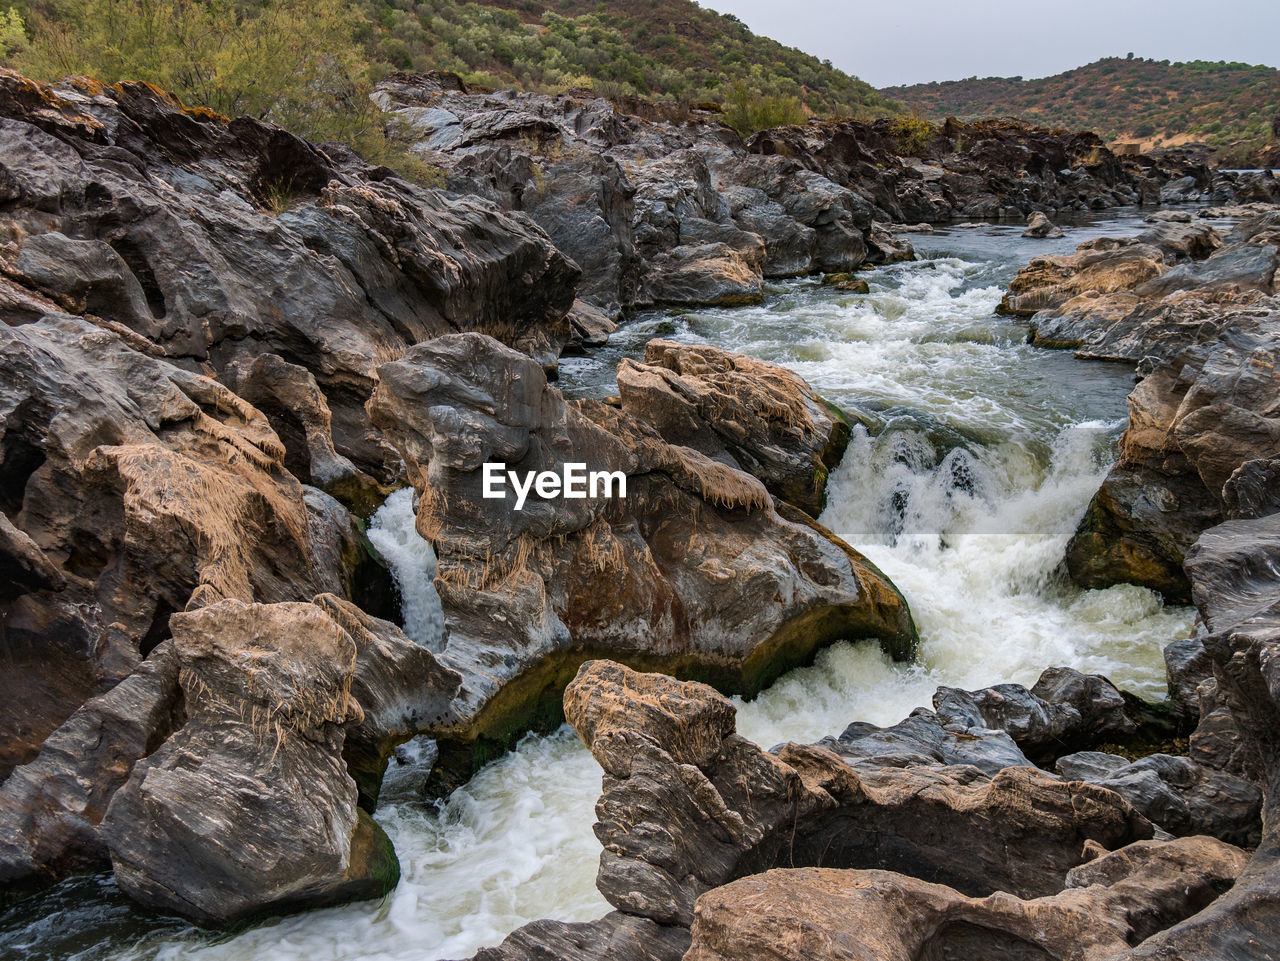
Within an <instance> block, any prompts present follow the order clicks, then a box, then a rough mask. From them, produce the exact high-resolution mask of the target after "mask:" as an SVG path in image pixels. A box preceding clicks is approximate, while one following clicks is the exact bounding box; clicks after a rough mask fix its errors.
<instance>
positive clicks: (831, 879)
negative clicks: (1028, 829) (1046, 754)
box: [685, 838, 1248, 961]
mask: <svg viewBox="0 0 1280 961" xmlns="http://www.w3.org/2000/svg"><path fill="white" fill-rule="evenodd" d="M1247 858H1248V855H1246V854H1245V852H1243V851H1241V850H1240V849H1239V848H1235V847H1232V846H1231V845H1229V844H1224V843H1222V842H1221V841H1215V840H1213V839H1212V838H1184V839H1180V840H1177V841H1170V842H1160V841H1154V842H1139V843H1136V844H1131V845H1129V846H1127V847H1124V848H1121V849H1120V850H1118V851H1114V852H1111V853H1109V854H1104V855H1102V856H1101V857H1100V858H1098V860H1095V861H1090V862H1089V863H1087V864H1084V865H1082V866H1081V867H1078V868H1076V869H1074V870H1073V871H1072V872H1071V873H1070V874H1069V875H1068V876H1067V878H1066V884H1067V885H1068V887H1067V889H1066V890H1064V891H1062V892H1061V893H1057V894H1053V895H1049V896H1046V897H1041V898H1035V899H1031V900H1024V899H1022V898H1017V897H1013V896H1011V895H1009V894H1007V893H1004V892H999V893H995V894H991V895H989V896H987V897H985V898H973V897H965V896H964V895H962V894H959V893H958V892H956V891H954V890H952V889H951V888H948V887H944V886H942V885H939V884H930V883H928V882H926V881H921V880H919V879H917V878H912V877H906V876H903V875H901V874H894V873H891V872H888V871H875V870H871V871H840V870H833V869H830V868H801V869H795V870H772V871H767V872H765V873H763V874H757V875H753V876H751V877H749V878H744V879H742V880H740V881H735V882H733V883H732V884H727V885H725V886H724V887H720V888H717V889H715V890H714V891H710V892H708V893H707V894H704V895H703V896H702V897H700V898H699V899H698V904H697V908H696V910H695V915H694V921H693V929H692V933H693V944H692V946H691V947H690V949H689V951H688V953H687V954H686V955H685V959H686V961H746V959H752V961H757V959H767V961H922V959H923V961H943V959H952V958H955V959H959V958H973V959H977V958H984V959H985V958H1000V959H1017V961H1050V959H1052V961H1102V959H1104V958H1112V957H1115V956H1116V955H1117V954H1120V953H1122V952H1125V951H1127V950H1128V948H1129V947H1130V946H1131V945H1133V944H1136V943H1138V942H1140V941H1143V940H1144V939H1146V938H1147V937H1149V936H1150V935H1152V934H1154V933H1156V932H1158V931H1160V930H1162V929H1164V928H1168V927H1170V926H1171V925H1173V924H1176V923H1177V922H1179V921H1181V920H1183V919H1185V918H1187V917H1190V916H1191V915H1193V914H1195V913H1196V912H1197V911H1199V910H1200V909H1201V908H1202V907H1204V906H1205V905H1206V904H1208V903H1209V902H1211V901H1213V900H1214V899H1215V898H1216V897H1217V896H1218V895H1219V894H1220V893H1221V891H1222V890H1223V889H1225V888H1227V887H1229V886H1230V885H1231V883H1232V882H1233V881H1234V880H1235V878H1236V876H1237V875H1238V874H1239V873H1240V870H1241V868H1242V867H1243V866H1244V863H1245V861H1246V860H1247Z"/></svg>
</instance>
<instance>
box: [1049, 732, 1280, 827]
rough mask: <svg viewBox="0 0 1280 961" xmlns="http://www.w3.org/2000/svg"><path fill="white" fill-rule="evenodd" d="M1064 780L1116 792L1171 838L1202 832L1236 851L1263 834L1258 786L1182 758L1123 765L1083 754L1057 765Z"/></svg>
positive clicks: (1104, 756) (1094, 754)
mask: <svg viewBox="0 0 1280 961" xmlns="http://www.w3.org/2000/svg"><path fill="white" fill-rule="evenodd" d="M1057 770H1058V773H1059V774H1061V775H1062V776H1063V777H1065V778H1067V779H1068V780H1072V781H1088V782H1089V783H1090V784H1097V785H1099V786H1100V787H1105V788H1109V789H1110V790H1112V791H1115V792H1116V793H1117V794H1119V795H1120V796H1121V797H1122V798H1124V799H1125V800H1126V801H1128V802H1129V803H1130V804H1132V805H1133V806H1134V808H1135V809H1136V810H1138V811H1140V812H1141V813H1142V814H1143V815H1145V816H1146V817H1147V819H1148V820H1150V821H1151V823H1152V824H1156V825H1158V826H1159V827H1162V828H1164V829H1165V830H1166V831H1168V832H1169V833H1170V834H1174V835H1178V836H1187V835H1194V834H1207V835H1209V836H1210V837H1215V838H1218V839H1219V840H1222V841H1227V842H1228V843H1230V844H1236V845H1239V846H1241V847H1246V848H1253V847H1256V846H1257V844H1258V841H1259V839H1260V837H1261V831H1262V792H1261V791H1260V790H1258V787H1257V785H1255V784H1253V783H1251V782H1249V781H1246V780H1244V779H1243V778H1239V777H1236V776H1234V775H1231V774H1226V773H1223V772H1221V771H1215V770H1213V769H1212V768H1208V767H1205V766H1203V765H1200V764H1197V763H1196V762H1195V761H1193V760H1191V759H1190V758H1186V757H1174V756H1171V755H1168V754H1152V755H1149V756H1147V757H1144V758H1140V759H1138V760H1137V761H1132V762H1130V761H1128V760H1126V759H1125V758H1123V757H1120V756H1119V755H1115V754H1102V753H1098V752H1095V751H1085V752H1082V753H1080V754H1069V755H1067V756H1066V757H1060V758H1058V761H1057Z"/></svg>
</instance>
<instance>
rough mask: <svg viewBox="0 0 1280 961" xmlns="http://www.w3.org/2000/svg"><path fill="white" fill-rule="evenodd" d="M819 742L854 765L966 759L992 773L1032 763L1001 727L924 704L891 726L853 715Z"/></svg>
mask: <svg viewBox="0 0 1280 961" xmlns="http://www.w3.org/2000/svg"><path fill="white" fill-rule="evenodd" d="M818 743H819V744H821V745H822V746H823V747H826V748H830V749H831V750H832V751H834V752H835V753H837V754H839V755H840V756H841V757H843V758H844V759H845V760H846V761H848V762H849V763H850V764H851V765H853V766H854V767H855V768H857V769H859V770H864V769H865V770H870V771H874V770H876V769H879V768H885V767H897V768H910V767H917V766H927V765H933V764H946V765H951V764H966V765H969V766H971V767H976V768H977V769H978V770H980V771H982V772H983V773H985V774H992V775H994V774H998V773H999V772H1000V771H1003V770H1004V769H1005V768H1007V767H1035V765H1034V764H1032V763H1031V762H1030V761H1029V760H1027V756H1026V755H1025V754H1023V753H1022V751H1021V749H1020V748H1019V747H1018V745H1017V743H1016V742H1015V741H1014V740H1013V738H1011V737H1010V736H1009V735H1008V733H1006V732H1005V731H998V730H994V729H992V728H989V727H984V726H981V725H976V724H969V725H966V724H964V723H957V722H956V721H955V720H954V719H949V720H947V721H944V720H943V719H942V718H941V717H939V716H938V715H937V714H935V713H934V712H933V711H929V710H926V709H925V708H916V710H914V711H912V712H911V716H910V717H908V718H907V719H906V720H903V721H899V722H898V723H897V724H895V725H893V726H892V727H886V728H880V727H876V726H875V725H874V724H868V723H866V722H864V721H855V722H854V723H853V724H850V725H849V726H848V727H847V728H845V730H844V732H843V733H842V734H841V735H840V736H839V738H824V739H823V740H822V741H820V742H818Z"/></svg>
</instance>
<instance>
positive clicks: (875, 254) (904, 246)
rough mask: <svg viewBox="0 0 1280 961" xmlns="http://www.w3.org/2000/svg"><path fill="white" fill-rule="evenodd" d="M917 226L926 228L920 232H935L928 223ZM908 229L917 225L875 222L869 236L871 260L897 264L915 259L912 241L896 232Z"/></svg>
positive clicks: (913, 228) (878, 262)
mask: <svg viewBox="0 0 1280 961" xmlns="http://www.w3.org/2000/svg"><path fill="white" fill-rule="evenodd" d="M916 226H917V227H923V228H924V229H923V230H919V231H917V232H918V233H927V234H931V233H933V228H932V227H930V226H929V225H928V224H918V225H916ZM907 230H916V227H906V226H900V225H890V224H882V223H873V224H872V225H871V232H870V233H869V234H868V236H867V250H868V253H869V254H870V257H869V259H870V261H871V262H872V263H875V264H896V263H898V262H900V261H904V260H915V259H916V251H915V248H914V247H912V246H911V244H910V242H908V241H906V240H904V239H903V238H901V237H897V236H895V233H901V232H905V231H907ZM862 293H864V294H865V293H866V291H865V290H864V291H862Z"/></svg>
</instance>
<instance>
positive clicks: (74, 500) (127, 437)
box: [0, 313, 358, 775]
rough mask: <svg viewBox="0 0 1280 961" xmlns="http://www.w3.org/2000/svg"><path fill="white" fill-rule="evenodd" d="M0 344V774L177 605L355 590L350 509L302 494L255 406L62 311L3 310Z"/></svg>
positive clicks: (109, 677)
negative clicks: (0, 646) (0, 654)
mask: <svg viewBox="0 0 1280 961" xmlns="http://www.w3.org/2000/svg"><path fill="white" fill-rule="evenodd" d="M0 345H2V346H0V350H2V352H3V355H4V358H5V364H4V367H3V370H0V431H2V433H0V464H3V466H4V474H5V485H4V490H3V492H2V493H3V498H2V500H3V503H0V508H3V513H4V514H5V521H4V523H3V524H2V525H0V551H3V556H4V560H3V561H2V562H0V569H2V570H4V571H6V572H7V573H6V576H5V583H4V587H3V589H2V590H0V617H3V620H4V625H5V643H6V649H7V656H8V661H7V663H8V667H7V670H6V671H5V672H4V677H3V680H0V775H3V774H5V773H7V772H8V770H9V769H10V768H11V767H12V766H14V765H18V764H23V763H25V762H27V761H30V760H31V759H33V758H34V757H35V755H36V752H37V751H38V750H39V748H40V745H41V743H43V741H44V740H45V738H46V737H47V736H48V735H49V734H50V733H52V732H53V731H54V730H55V729H56V728H58V727H59V726H60V725H61V724H62V723H63V722H64V721H66V720H67V718H69V717H70V716H71V715H72V713H74V712H75V711H76V710H77V709H78V708H79V707H80V706H81V705H82V704H83V703H84V702H85V701H86V700H87V699H88V698H90V697H92V696H94V695H97V694H103V693H105V692H106V691H108V690H109V689H110V688H111V687H112V685H114V684H116V683H117V682H119V681H121V680H123V679H124V678H125V677H128V676H129V675H130V674H131V673H132V672H133V671H134V670H135V668H137V666H138V665H139V663H140V662H141V660H142V659H143V658H144V657H146V656H147V655H148V654H149V653H150V652H151V651H152V650H154V649H155V648H156V647H157V646H158V645H159V644H160V643H161V642H163V641H164V640H165V638H167V637H168V621H169V617H170V615H171V614H173V613H174V612H175V611H181V610H184V609H186V608H188V607H189V606H190V607H199V606H201V605H202V604H206V603H209V602H210V601H213V600H217V599H219V598H223V597H236V598H239V599H241V600H244V601H262V602H274V601H283V600H297V601H302V600H309V599H310V598H311V597H312V596H313V595H314V594H316V593H319V592H323V591H329V592H334V593H338V594H341V595H343V596H347V597H352V596H355V592H356V587H355V582H354V570H353V569H354V568H355V567H356V565H357V559H356V558H355V557H354V556H352V551H353V550H354V546H353V542H352V541H351V538H353V537H355V536H356V534H358V531H356V532H355V533H352V531H353V527H354V521H353V520H352V518H351V517H350V515H349V514H348V513H347V512H346V510H345V509H344V508H342V507H341V506H340V505H338V504H337V503H336V502H334V501H332V499H328V502H327V504H324V503H322V502H320V501H317V500H316V499H315V498H314V497H313V498H311V499H310V500H309V499H308V495H307V493H306V490H305V489H304V488H303V487H302V485H300V484H299V483H298V481H297V480H296V479H295V478H294V477H293V476H292V475H290V474H289V473H288V472H287V470H286V469H285V467H284V458H285V456H286V451H285V448H284V446H283V445H282V444H281V443H280V441H279V439H278V437H277V435H276V434H275V432H274V431H273V430H272V428H271V426H270V424H269V423H268V421H267V418H266V417H265V416H264V415H263V414H262V413H261V412H260V411H258V410H257V409H256V408H254V407H253V406H251V405H250V404H248V403H246V402H245V401H244V400H242V399H241V398H240V397H238V396H236V395H235V394H233V393H232V392H231V391H229V390H228V389H227V388H226V387H224V386H223V385H221V384H219V383H217V382H216V381H214V380H211V379H210V378H208V377H205V376H203V375H200V374H193V373H189V372H187V371H185V370H183V369H181V368H179V367H177V366H175V365H173V364H171V363H169V362H167V361H164V360H160V359H157V358H155V357H153V356H150V355H149V354H148V353H146V352H142V351H140V350H138V349H136V346H135V343H134V341H133V340H131V339H130V338H129V337H127V336H124V335H122V334H120V333H117V332H116V331H114V330H111V329H107V328H105V327H102V326H99V325H97V324H94V323H91V322H89V321H86V320H83V319H81V318H73V317H70V316H68V315H65V314H60V313H53V314H48V315H46V316H44V317H42V318H41V319H40V320H38V321H34V322H30V323H26V324H22V325H20V326H16V327H13V326H9V325H7V324H0ZM316 494H317V495H319V497H320V498H325V496H326V495H323V494H319V492H316ZM313 508H315V509H313Z"/></svg>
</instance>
